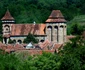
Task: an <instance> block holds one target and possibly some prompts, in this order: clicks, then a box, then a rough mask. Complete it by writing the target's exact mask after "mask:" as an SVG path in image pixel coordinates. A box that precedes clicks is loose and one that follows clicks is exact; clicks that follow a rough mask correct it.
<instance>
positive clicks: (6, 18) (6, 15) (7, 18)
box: [1, 10, 14, 20]
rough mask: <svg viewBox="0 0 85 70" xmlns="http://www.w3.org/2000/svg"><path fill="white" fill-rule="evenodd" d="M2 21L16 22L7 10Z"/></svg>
mask: <svg viewBox="0 0 85 70" xmlns="http://www.w3.org/2000/svg"><path fill="white" fill-rule="evenodd" d="M1 20H14V18H13V17H12V16H11V14H10V12H9V10H7V11H6V13H5V15H4V17H3V18H2V19H1Z"/></svg>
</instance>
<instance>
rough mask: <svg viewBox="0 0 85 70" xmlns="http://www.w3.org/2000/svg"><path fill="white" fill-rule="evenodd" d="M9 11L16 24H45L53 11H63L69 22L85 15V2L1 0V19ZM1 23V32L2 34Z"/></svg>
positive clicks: (78, 0) (83, 0)
mask: <svg viewBox="0 0 85 70" xmlns="http://www.w3.org/2000/svg"><path fill="white" fill-rule="evenodd" d="M7 9H9V11H10V13H11V14H12V16H13V17H14V18H15V20H16V23H33V21H35V22H36V23H44V22H45V20H46V19H47V18H48V16H49V15H50V13H51V11H52V10H56V9H57V10H61V12H62V13H63V15H64V16H65V19H66V20H67V21H69V20H72V19H73V18H74V17H75V16H78V15H84V14H85V0H0V19H1V18H2V17H3V16H4V14H5V12H6V10H7ZM1 31H2V30H1V23H0V32H1Z"/></svg>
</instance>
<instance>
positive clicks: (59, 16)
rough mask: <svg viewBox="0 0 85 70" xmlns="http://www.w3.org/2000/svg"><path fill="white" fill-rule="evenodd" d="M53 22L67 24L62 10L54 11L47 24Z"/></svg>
mask: <svg viewBox="0 0 85 70" xmlns="http://www.w3.org/2000/svg"><path fill="white" fill-rule="evenodd" d="M52 22H66V20H65V19H64V16H63V15H62V13H61V11H60V10H53V11H52V13H51V15H50V16H49V18H48V19H47V20H46V23H52Z"/></svg>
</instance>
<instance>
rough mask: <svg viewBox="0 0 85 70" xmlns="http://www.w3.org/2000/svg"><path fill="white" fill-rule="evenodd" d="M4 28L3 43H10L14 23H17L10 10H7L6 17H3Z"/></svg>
mask: <svg viewBox="0 0 85 70" xmlns="http://www.w3.org/2000/svg"><path fill="white" fill-rule="evenodd" d="M1 21H2V28H3V43H8V39H9V37H10V33H11V27H12V24H14V23H15V20H14V18H13V17H12V16H11V14H10V12H9V10H7V11H6V13H5V15H4V17H3V18H2V19H1Z"/></svg>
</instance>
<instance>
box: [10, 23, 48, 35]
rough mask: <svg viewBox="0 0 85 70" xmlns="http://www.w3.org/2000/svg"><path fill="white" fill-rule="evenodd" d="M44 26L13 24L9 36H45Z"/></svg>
mask: <svg viewBox="0 0 85 70" xmlns="http://www.w3.org/2000/svg"><path fill="white" fill-rule="evenodd" d="M45 26H46V25H45V24H36V25H33V24H13V25H12V31H11V36H15V35H28V33H31V34H34V35H45V33H44V28H45Z"/></svg>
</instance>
